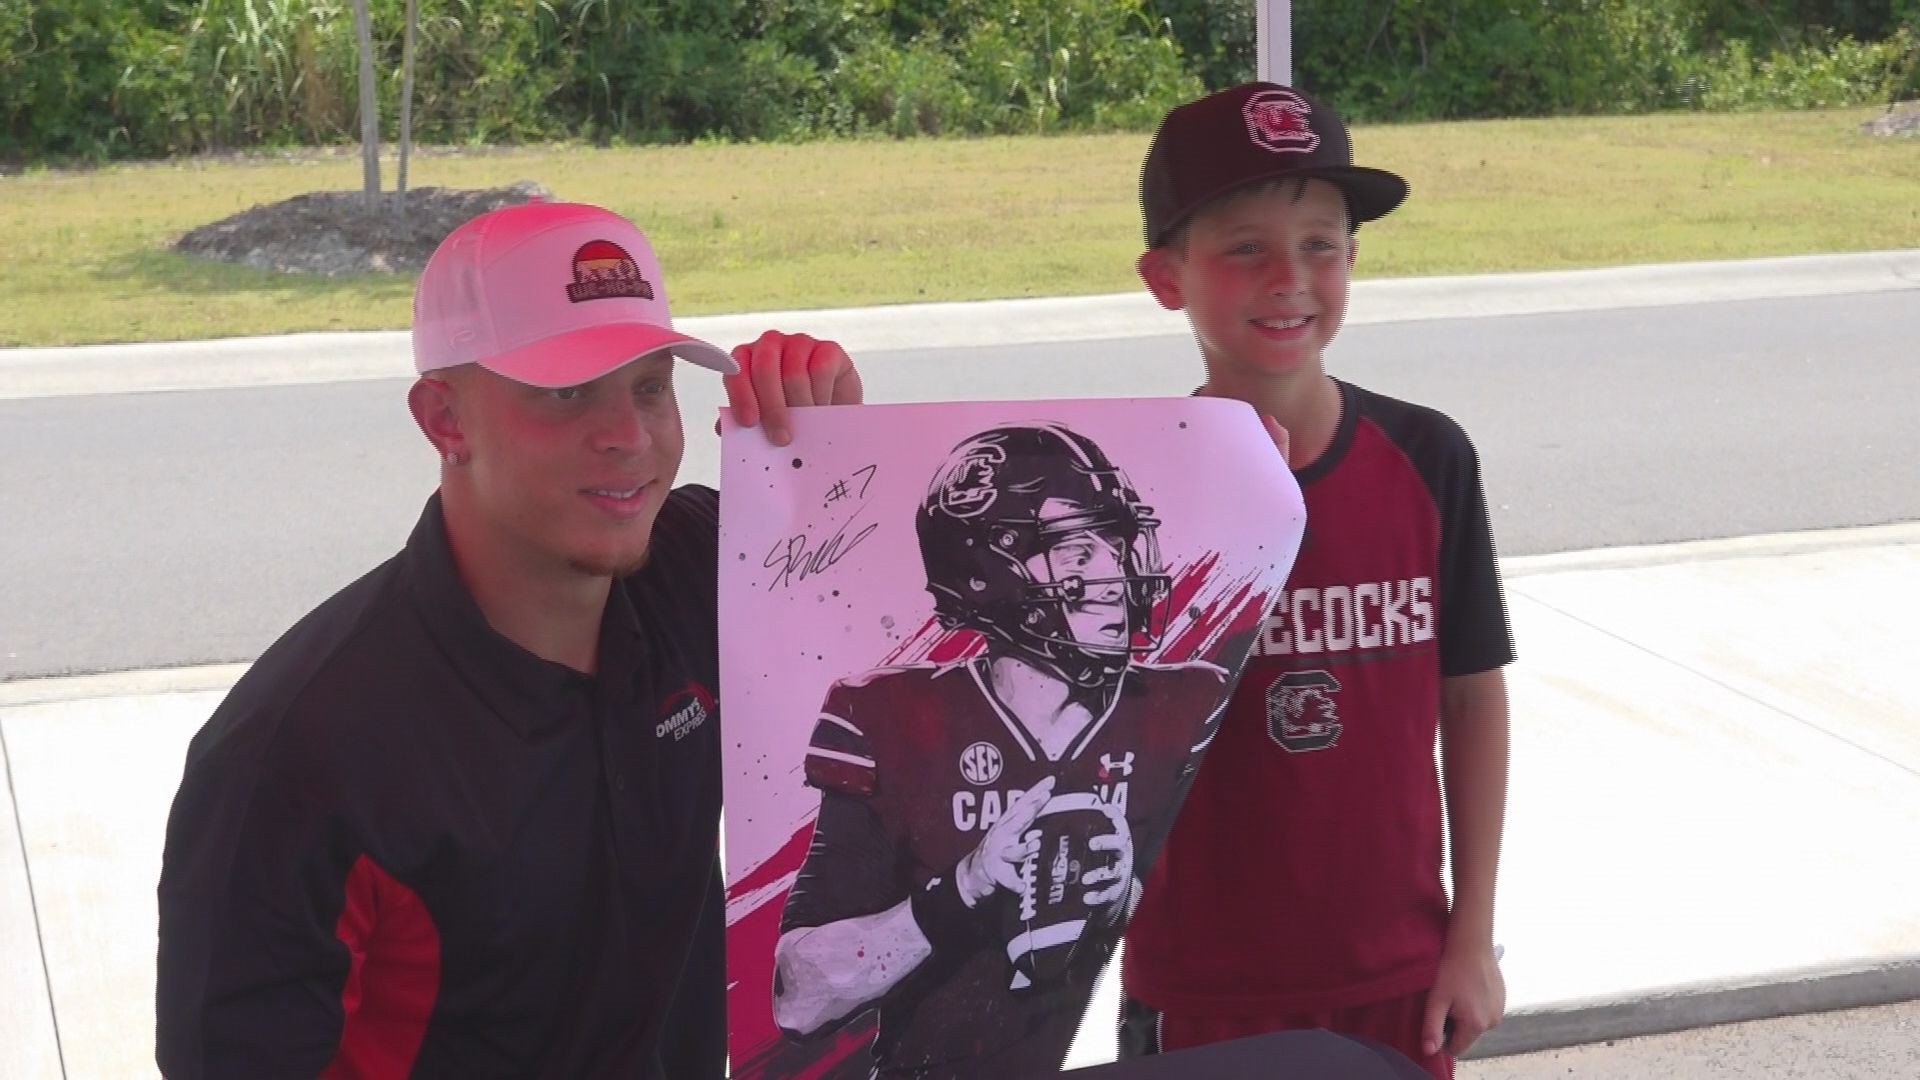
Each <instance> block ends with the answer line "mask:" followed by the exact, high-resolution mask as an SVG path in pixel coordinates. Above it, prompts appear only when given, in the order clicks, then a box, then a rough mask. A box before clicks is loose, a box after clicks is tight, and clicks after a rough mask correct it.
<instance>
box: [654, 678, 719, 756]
mask: <svg viewBox="0 0 1920 1080" xmlns="http://www.w3.org/2000/svg"><path fill="white" fill-rule="evenodd" d="M713 711H714V702H713V695H712V694H710V693H708V692H707V688H706V687H704V686H701V685H700V684H699V683H697V682H696V683H688V684H687V688H686V689H685V690H682V691H680V692H679V693H677V694H675V695H673V696H672V697H670V698H668V699H667V703H666V704H665V705H662V706H661V707H660V722H659V723H658V724H655V725H654V727H653V735H654V738H656V739H664V738H667V737H668V736H672V737H673V741H674V742H679V741H680V740H681V739H684V738H686V737H687V736H688V735H691V734H693V733H694V732H696V731H698V730H700V727H701V725H703V724H705V723H706V722H707V718H708V717H710V716H712V715H713Z"/></svg>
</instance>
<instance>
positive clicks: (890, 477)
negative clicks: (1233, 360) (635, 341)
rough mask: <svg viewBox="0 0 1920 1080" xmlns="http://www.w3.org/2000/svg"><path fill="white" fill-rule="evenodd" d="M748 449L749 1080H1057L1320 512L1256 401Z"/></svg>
mask: <svg viewBox="0 0 1920 1080" xmlns="http://www.w3.org/2000/svg"><path fill="white" fill-rule="evenodd" d="M793 425H794V440H793V442H792V444H791V445H789V446H787V447H784V448H780V447H774V446H772V445H771V444H769V443H768V442H767V441H766V440H765V439H760V438H738V437H732V434H731V433H732V429H731V426H730V425H729V428H728V434H729V437H728V438H726V439H725V441H724V447H725V460H724V463H723V466H722V481H721V487H722V490H723V491H725V492H726V493H727V496H726V498H725V499H724V500H723V503H722V520H721V533H720V559H721V583H720V610H721V626H722V627H723V630H722V640H721V698H722V699H723V700H724V701H725V702H726V707H727V718H728V719H727V731H726V761H725V768H726V807H727V815H726V843H727V852H726V865H727V952H728V969H729V970H728V981H729V986H730V990H729V1009H730V1024H731V1029H732V1034H731V1052H732V1069H733V1075H734V1076H736V1077H800V1076H805V1077H824V1076H852V1077H862V1078H864V1077H866V1076H868V1075H869V1073H870V1072H872V1071H873V1070H874V1069H875V1068H876V1067H877V1068H879V1069H880V1070H881V1071H882V1074H883V1075H884V1074H886V1073H887V1072H889V1071H891V1070H902V1071H906V1072H908V1073H910V1075H913V1076H916V1077H976V1076H978V1077H992V1078H994V1080H1004V1078H1010V1077H1024V1076H1031V1075H1035V1074H1039V1073H1050V1072H1055V1071H1057V1070H1058V1069H1059V1068H1060V1064H1061V1061H1062V1059H1064V1058H1065V1056H1066V1054H1067V1051H1068V1048H1069V1046H1070V1045H1071V1043H1072V1041H1073V1037H1074V1034H1075V1032H1076V1031H1077V1029H1078V1027H1079V1024H1080V1019H1081V1015H1082V1013H1083V1012H1084V1011H1085V1009H1086V1005H1087V1000H1088V997H1089V995H1090V994H1091V993H1092V990H1093V985H1094V980H1095V978H1096V977H1097V976H1098V975H1099V973H1100V971H1101V969H1102V968H1103V967H1104V966H1105V964H1106V962H1107V959H1108V957H1109V956H1110V955H1111V953H1112V950H1113V947H1114V945H1115V943H1116V942H1117V941H1118V939H1119V936H1120V931H1121V929H1122V928H1123V927H1124V925H1125V923H1126V920H1127V918H1128V916H1129V915H1130V914H1131V912H1132V908H1133V905H1134V904H1135V903H1136V902H1137V900H1138V898H1139V894H1140V882H1141V881H1142V880H1144V879H1145V877H1146V874H1147V870H1148V868H1149V867H1150V866H1151V864H1152V862H1153V858H1154V855H1155V853H1156V851H1157V849H1158V847H1159V843H1160V841H1161V839H1162V838H1163V837H1164V836H1165V835H1166V832H1167V829H1168V828H1169V826H1170V825H1171V823H1172V820H1173V816H1174V813H1175V811H1176V810H1177V808H1178V805H1179V802H1180V799H1181V797H1182V796H1183V794H1184V793H1185V790H1186V787H1187V785H1188V783H1189V782H1190V781H1191V778H1192V776H1193V773H1194V770H1195V769H1196V768H1197V767H1198V765H1199V762H1200V758H1201V753H1202V751H1203V750H1204V749H1205V747H1206V744H1207V742H1208V740H1209V739H1210V738H1211V737H1212V734H1213V726H1214V725H1215V724H1216V723H1217V722H1218V719H1219V716H1220V711H1221V708H1222V707H1223V706H1224V705H1225V703H1226V699H1227V696H1228V693H1229V691H1230V690H1231V689H1232V686H1233V681H1234V679H1235V678H1236V677H1237V676H1238V674H1239V671H1240V667H1241V665H1242V664H1243V662H1244V661H1245V659H1246V656H1247V652H1248V649H1249V647H1250V646H1251V645H1252V643H1253V641H1254V637H1255V635H1256V634H1258V633H1260V632H1262V620H1263V619H1264V618H1265V617H1266V615H1267V612H1268V611H1269V610H1270V608H1271V605H1272V601H1273V597H1274V594H1275V593H1276V592H1277V591H1278V590H1279V589H1280V588H1281V587H1282V585H1283V584H1284V583H1285V580H1286V576H1287V573H1288V571H1289V570H1290V569H1291V567H1292V564H1293V558H1294V555H1295V554H1296V552H1297V551H1298V549H1299V544H1300V539H1301V535H1302V531H1303V528H1304V524H1305V510H1304V508H1303V506H1302V504H1301V500H1300V492H1299V488H1298V487H1297V486H1296V485H1295V484H1294V481H1293V477H1292V474H1291V473H1290V472H1288V470H1287V468H1286V465H1285V463H1284V462H1283V461H1282V460H1281V457H1280V454H1279V452H1278V451H1277V450H1276V449H1275V448H1274V445H1273V442H1272V439H1271V437H1270V436H1269V434H1268V433H1267V431H1266V430H1265V428H1264V426H1263V425H1262V423H1261V421H1260V419H1259V418H1258V417H1257V416H1256V415H1255V414H1254V413H1253V411H1252V410H1251V409H1249V408H1248V407H1247V406H1246V405H1244V404H1241V403H1238V402H1231V401H1222V400H1209V399H1199V398H1191V399H1171V400H1159V399H1151V400H1121V401H1063V402H1015V403H1008V402H1000V403H960V404H942V405H892V406H873V405H869V406H860V407H855V408H818V409H804V410H799V411H797V412H796V413H795V414H794V415H793Z"/></svg>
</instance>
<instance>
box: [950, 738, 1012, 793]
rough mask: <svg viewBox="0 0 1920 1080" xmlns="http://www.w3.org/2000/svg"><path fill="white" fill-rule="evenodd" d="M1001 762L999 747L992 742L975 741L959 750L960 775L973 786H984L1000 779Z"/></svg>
mask: <svg viewBox="0 0 1920 1080" xmlns="http://www.w3.org/2000/svg"><path fill="white" fill-rule="evenodd" d="M1003 764H1004V763H1003V762H1002V761H1001V759H1000V748H999V747H997V746H995V745H993V744H992V743H988V742H977V743H974V744H973V745H972V746H969V747H967V748H966V749H965V750H962V751H960V775H961V776H964V777H966V778H967V783H969V784H972V785H974V786H975V787H985V786H987V785H988V784H991V783H993V782H994V781H995V780H998V779H1000V769H1001V767H1002V765H1003Z"/></svg>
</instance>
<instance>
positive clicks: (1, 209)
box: [0, 109, 1920, 345]
mask: <svg viewBox="0 0 1920 1080" xmlns="http://www.w3.org/2000/svg"><path fill="white" fill-rule="evenodd" d="M1872 113H1873V110H1870V109H1848V110H1838V111H1828V112H1795V113H1744V114H1721V115H1698V114H1674V115H1659V116H1651V117H1607V118H1595V119H1564V120H1510V121H1487V122H1478V123H1452V124H1417V125H1401V126H1380V127H1367V128H1362V129H1360V130H1359V131H1357V132H1356V133H1355V144H1356V146H1357V148H1358V153H1359V157H1360V160H1361V161H1362V163H1364V164H1377V165H1382V166H1385V167H1388V168H1393V169H1395V170H1397V171H1399V172H1401V173H1403V174H1404V175H1406V176H1407V177H1408V179H1409V180H1411V181H1412V184H1413V191H1414V195H1413V198H1412V199H1411V200H1410V201H1409V202H1408V203H1407V205H1406V206H1405V207H1404V208H1403V209H1402V210H1401V211H1399V212H1397V213H1395V214H1393V215H1392V216H1391V217H1389V218H1387V219H1385V220H1384V221H1382V222H1379V223H1377V224H1375V225H1370V226H1368V227H1367V228H1366V229H1365V230H1364V232H1363V233H1362V236H1361V240H1362V244H1361V253H1360V262H1359V267H1358V270H1357V273H1358V274H1359V275H1360V276H1363V277H1384V276H1406V275H1424V274H1446V273H1472V272H1478V271H1491V270H1526V269H1554V268H1569V267H1582V266H1605V265H1620V264H1627V263H1642V262H1667V261H1676V260H1687V259H1716V258H1738V257H1747V256H1762V255H1786V254H1801V253H1810V252H1824V251H1860V250H1875V249H1888V248H1908V247H1920V194H1917V193H1920V139H1914V138H1869V137H1867V136H1863V135H1860V134H1858V133H1857V127H1858V125H1859V123H1860V122H1861V121H1862V120H1863V119H1865V118H1867V117H1868V116H1870V115H1872ZM1145 144H1146V137H1145V136H1144V135H1100V136H1068V137H1057V138H1012V139H982V140H951V141H949V140H941V141H934V140H927V141H915V142H845V143H818V144H809V145H797V146H794V145H755V146H686V147H660V148H644V149H619V150H592V149H583V148H557V149H553V148H548V149H525V150H515V151H505V152H478V153H471V154H455V153H433V154H427V155H423V156H417V157H416V158H415V160H414V165H413V169H412V172H413V184H414V186H416V187H423V186H427V185H451V186H456V187H479V186H491V185H496V184H504V183H508V182H511V181H513V180H517V179H523V178H526V179H534V180H538V181H540V182H541V183H543V184H546V185H547V186H548V187H549V188H551V189H552V190H553V191H554V192H555V193H556V194H557V195H559V196H560V197H562V198H569V199H578V200H583V201H587V202H597V203H601V204H604V205H607V206H610V207H612V208H614V209H616V210H619V211H621V212H623V213H625V214H628V215H630V216H632V217H633V218H635V219H636V220H637V221H639V222H640V223H641V225H642V227H643V228H645V229H646V230H647V231H648V234H649V235H650V236H651V237H652V238H653V241H654V244H655V246H656V248H658V249H659V251H660V254H661V257H662V260H663V261H664V262H665V264H666V270H667V279H668V287H669V294H670V296H671V297H672V300H673V304H674V310H675V312H676V313H677V314H683V315H686V314H703V313H713V312H725V311H764V310H773V309H784V308H808V307H836V306H845V305H855V304H887V303H903V302H912V301H920V300H964V299H979V298H986V297H1008V296H1033V295H1065V294H1072V293H1089V292H1112V291H1121V290H1127V289H1131V288H1134V287H1136V282H1135V279H1134V277H1133V272H1132V264H1133V259H1134V257H1135V256H1136V255H1137V254H1138V252H1139V231H1138V230H1139V224H1138V211H1137V209H1136V203H1135V193H1136V191H1137V187H1136V185H1137V183H1138V179H1137V178H1138V168H1139V157H1140V154H1141V153H1142V152H1143V150H1144V149H1145ZM391 173H392V169H391V167H389V168H388V175H389V177H391ZM358 177H359V164H358V159H357V157H354V156H352V155H350V154H326V155H317V156H311V157H308V158H306V159H303V160H279V159H270V158H259V159H248V160H239V161H234V160H210V159H203V160H190V161H176V162H169V163H161V164H146V165H127V166H118V167H112V168H106V169H100V170H94V171H81V172H52V171H43V172H34V173H29V174H27V175H24V176H14V177H8V178H4V179H0V345H56V344H78V343H86V342H106V341H149V340H167V339H182V338H202V337H220V336H227V335H234V334H261V333H277V332H285V331H294V330H348V329H375V328H401V327H404V326H406V324H407V318H408V310H409V299H410V296H411V289H412V282H411V280H409V279H405V278H396V277H393V276H386V275H368V276H355V277H348V278H335V279H321V278H310V277H300V276H283V275H277V274H272V273H268V272H264V271H255V270H249V269H245V268H241V267H235V266H227V265H218V264H209V263H204V262H200V261H198V260H193V259H189V258H186V257H184V256H179V255H175V254H173V253H172V252H170V251H168V250H166V245H167V243H168V242H169V241H170V240H171V239H172V238H173V237H175V236H178V235H179V234H180V233H182V232H185V231H187V230H188V229H191V228H193V227H195V226H197V225H200V224H203V223H206V222H209V221H214V220H217V219H219V218H221V217H224V216H226V215H228V214H231V213H234V212H236V211H239V210H242V209H245V208H246V207H248V206H251V205H254V204H258V203H267V202H273V201H276V200H279V199H283V198H286V197H288V196H291V195H295V194H298V193H301V192H305V191H312V190H320V189H351V188H354V187H355V186H356V185H357V184H358Z"/></svg>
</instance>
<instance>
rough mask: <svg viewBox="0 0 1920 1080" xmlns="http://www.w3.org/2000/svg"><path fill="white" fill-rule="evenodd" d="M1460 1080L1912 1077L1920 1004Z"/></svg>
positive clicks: (1488, 1071) (1558, 1058)
mask: <svg viewBox="0 0 1920 1080" xmlns="http://www.w3.org/2000/svg"><path fill="white" fill-rule="evenodd" d="M1456 1075H1457V1077H1458V1080H1549V1078H1555V1080H1558V1078H1562V1077H1577V1078H1579V1080H1653V1078H1659V1080H1720V1078H1733V1077H1765V1078H1767V1080H1910V1078H1912V1077H1916V1076H1920V1002H1908V1003H1906V1004H1902V1005H1882V1006H1878V1007H1876V1008H1871V1009H1849V1010H1846V1011H1843V1012H1824V1013H1811V1014H1807V1015H1803V1016H1787V1017H1781V1018H1780V1019H1777V1020H1756V1021H1752V1022H1749V1023H1744V1024H1725V1025H1722V1026H1719V1027H1708V1028H1697V1029H1695V1030H1693V1031H1682V1032H1676V1033H1674V1034H1671V1035H1654V1036H1648V1037H1645V1038H1639V1039H1619V1040H1615V1041H1611V1042H1605V1043H1593V1044H1591V1045H1587V1046H1570V1047H1566V1048H1563V1049H1558V1050H1543V1051H1540V1052H1539V1053H1533V1054H1520V1055H1516V1056H1514V1057H1504V1058H1487V1059H1484V1060H1479V1061H1466V1062H1462V1063H1460V1065H1459V1067H1458V1068H1457V1070H1456Z"/></svg>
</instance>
